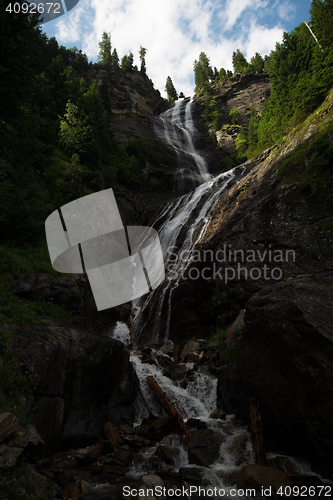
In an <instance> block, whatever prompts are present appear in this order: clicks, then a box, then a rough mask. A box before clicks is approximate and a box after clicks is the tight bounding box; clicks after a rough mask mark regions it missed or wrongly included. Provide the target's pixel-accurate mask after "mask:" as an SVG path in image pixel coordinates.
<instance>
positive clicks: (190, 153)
mask: <svg viewBox="0 0 333 500" xmlns="http://www.w3.org/2000/svg"><path fill="white" fill-rule="evenodd" d="M192 102H193V100H192V98H191V99H184V100H180V99H179V100H178V101H176V102H175V104H174V106H173V107H172V108H170V109H168V110H167V111H165V112H164V113H162V114H160V115H159V116H158V117H156V118H155V119H154V122H153V124H154V130H155V133H156V135H157V137H158V138H159V139H160V140H161V141H162V142H163V143H165V144H166V145H167V146H168V147H169V148H170V150H171V151H172V152H173V153H175V155H176V163H177V168H175V178H174V191H175V193H176V194H177V195H182V194H184V193H186V192H188V191H190V190H192V189H194V188H195V187H196V186H198V185H200V184H202V183H203V182H206V181H208V180H209V179H210V178H211V177H212V176H211V175H210V174H209V172H208V169H207V165H206V162H205V160H204V158H202V156H201V155H199V154H198V153H197V151H196V149H195V145H194V139H195V132H196V128H195V125H194V121H193V118H192Z"/></svg>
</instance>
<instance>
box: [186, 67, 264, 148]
mask: <svg viewBox="0 0 333 500" xmlns="http://www.w3.org/2000/svg"><path fill="white" fill-rule="evenodd" d="M270 92H271V82H270V78H269V76H268V75H267V74H256V75H242V74H240V73H236V74H235V75H233V76H232V77H231V78H228V79H227V80H225V81H224V82H221V83H216V84H214V85H212V87H211V98H212V99H214V100H215V101H216V103H217V110H218V112H219V115H220V125H221V127H220V129H219V130H217V131H214V130H213V129H212V126H211V124H210V123H208V126H209V127H208V132H209V135H210V136H211V137H212V138H213V139H214V140H215V141H216V145H217V146H218V148H219V152H220V155H221V158H226V157H229V156H231V157H234V156H235V153H236V144H235V142H236V139H237V135H238V134H239V130H240V127H245V128H247V127H248V125H249V123H250V119H251V108H254V109H255V110H256V112H257V113H258V115H260V114H261V111H262V109H263V106H264V103H265V101H266V100H267V99H268V98H269V96H270ZM195 102H196V104H197V110H198V112H199V115H200V116H201V118H202V117H203V115H204V109H205V97H204V96H199V97H197V98H196V99H195ZM232 108H235V109H236V110H237V112H238V113H239V118H238V120H237V123H236V124H234V125H233V124H232V123H231V121H230V118H229V112H230V110H231V109H232Z"/></svg>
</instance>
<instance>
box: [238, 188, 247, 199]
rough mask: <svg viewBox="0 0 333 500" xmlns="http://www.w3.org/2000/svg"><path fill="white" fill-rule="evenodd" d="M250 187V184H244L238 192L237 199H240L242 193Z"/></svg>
mask: <svg viewBox="0 0 333 500" xmlns="http://www.w3.org/2000/svg"><path fill="white" fill-rule="evenodd" d="M248 188H249V186H243V187H242V189H241V190H240V191H239V192H238V194H237V196H236V199H237V200H238V199H239V198H240V197H241V196H242V194H244V193H245V191H246V190H247V189H248Z"/></svg>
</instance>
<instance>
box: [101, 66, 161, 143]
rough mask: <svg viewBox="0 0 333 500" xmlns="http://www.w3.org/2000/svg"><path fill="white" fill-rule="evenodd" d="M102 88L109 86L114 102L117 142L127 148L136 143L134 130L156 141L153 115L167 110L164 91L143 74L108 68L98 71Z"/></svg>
mask: <svg viewBox="0 0 333 500" xmlns="http://www.w3.org/2000/svg"><path fill="white" fill-rule="evenodd" d="M93 71H94V72H95V75H94V76H95V77H96V78H97V83H98V84H99V85H105V87H106V89H107V92H108V94H109V97H110V101H111V112H112V118H111V123H110V125H111V127H112V129H113V130H114V134H115V139H116V140H117V141H119V142H120V143H121V144H123V145H127V144H128V142H129V141H131V140H133V131H135V133H136V134H138V135H140V136H141V137H143V138H145V139H148V140H150V139H154V135H153V134H152V128H151V126H150V121H149V116H154V115H156V114H158V113H159V112H161V111H163V110H164V109H166V105H165V101H164V99H163V98H162V97H161V95H160V92H159V91H158V90H156V89H154V87H153V84H152V82H151V81H150V80H149V78H148V77H147V75H145V74H143V73H141V72H140V71H133V72H131V71H123V70H121V69H119V70H112V68H111V67H110V66H108V65H102V64H101V65H100V67H97V68H94V69H93Z"/></svg>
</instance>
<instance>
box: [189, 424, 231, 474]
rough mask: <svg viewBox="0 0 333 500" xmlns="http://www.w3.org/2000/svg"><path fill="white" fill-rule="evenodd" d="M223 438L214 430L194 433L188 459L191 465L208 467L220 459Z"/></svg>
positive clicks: (191, 437)
mask: <svg viewBox="0 0 333 500" xmlns="http://www.w3.org/2000/svg"><path fill="white" fill-rule="evenodd" d="M222 440H223V438H222V436H221V434H220V433H219V432H215V431H213V430H212V429H202V430H197V431H193V432H192V433H191V435H190V439H189V442H188V458H189V461H190V462H191V463H194V464H197V465H203V466H204V467H208V466H209V465H211V464H213V463H214V462H215V461H216V460H217V459H218V457H219V454H220V446H221V444H222Z"/></svg>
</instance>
